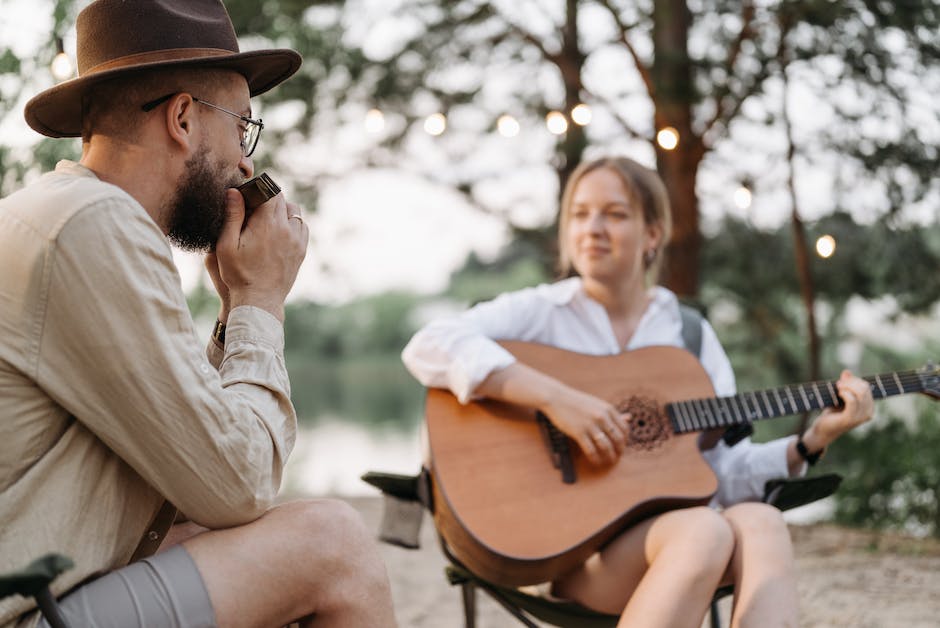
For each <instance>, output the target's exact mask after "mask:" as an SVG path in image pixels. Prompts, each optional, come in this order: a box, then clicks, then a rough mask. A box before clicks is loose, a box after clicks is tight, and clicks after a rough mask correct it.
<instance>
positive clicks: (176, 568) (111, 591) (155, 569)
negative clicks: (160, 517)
mask: <svg viewBox="0 0 940 628" xmlns="http://www.w3.org/2000/svg"><path fill="white" fill-rule="evenodd" d="M59 606H60V607H61V608H62V614H63V615H64V616H65V621H66V622H67V623H68V624H69V626H75V627H81V628H85V627H86V626H87V627H89V628H138V627H140V628H143V627H144V626H146V627H147V628H205V627H210V626H215V613H214V612H213V610H212V604H211V602H210V601H209V593H208V592H207V591H206V585H205V583H203V581H202V576H200V575H199V571H198V570H197V569H196V563H194V562H193V559H192V558H191V557H190V556H189V552H187V551H186V550H185V549H183V547H182V546H181V545H176V546H174V547H172V548H171V549H169V550H167V551H165V552H163V553H161V554H157V555H156V556H151V557H150V558H145V559H144V560H141V561H138V562H136V563H133V564H131V565H128V566H127V567H124V568H122V569H118V570H116V571H112V572H111V573H109V574H106V575H104V576H101V577H100V578H98V579H96V580H92V581H91V582H89V583H88V584H85V585H82V586H81V587H79V588H77V589H75V590H73V591H71V592H70V593H68V594H67V595H66V596H65V597H63V598H62V599H60V600H59ZM39 626H40V628H48V626H49V624H47V623H46V621H45V620H41V621H40V622H39Z"/></svg>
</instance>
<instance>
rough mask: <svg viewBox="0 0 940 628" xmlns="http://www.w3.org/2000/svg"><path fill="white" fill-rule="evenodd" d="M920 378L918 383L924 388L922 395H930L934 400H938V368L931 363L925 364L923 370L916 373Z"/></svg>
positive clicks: (939, 376)
mask: <svg viewBox="0 0 940 628" xmlns="http://www.w3.org/2000/svg"><path fill="white" fill-rule="evenodd" d="M917 375H918V377H920V383H921V384H922V385H923V387H924V394H925V395H930V396H931V397H933V398H934V399H940V367H938V366H937V365H936V364H934V363H933V362H932V361H931V362H927V364H925V365H924V367H923V368H921V369H920V370H919V371H918V372H917Z"/></svg>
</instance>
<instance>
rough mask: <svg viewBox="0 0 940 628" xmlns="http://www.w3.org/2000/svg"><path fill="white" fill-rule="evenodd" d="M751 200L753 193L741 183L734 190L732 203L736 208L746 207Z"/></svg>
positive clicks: (749, 204)
mask: <svg viewBox="0 0 940 628" xmlns="http://www.w3.org/2000/svg"><path fill="white" fill-rule="evenodd" d="M752 200H753V195H752V194H751V190H750V189H749V188H748V187H747V186H746V185H744V184H741V187H739V188H738V189H737V190H735V191H734V204H735V206H736V207H737V208H738V209H747V208H748V207H750V206H751V201H752Z"/></svg>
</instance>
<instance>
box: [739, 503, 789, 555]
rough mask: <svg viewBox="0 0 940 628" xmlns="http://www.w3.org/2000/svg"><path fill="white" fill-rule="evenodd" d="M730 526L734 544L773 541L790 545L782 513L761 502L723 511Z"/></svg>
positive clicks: (743, 504) (740, 505)
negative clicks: (758, 540) (762, 540)
mask: <svg viewBox="0 0 940 628" xmlns="http://www.w3.org/2000/svg"><path fill="white" fill-rule="evenodd" d="M723 515H724V517H725V519H727V520H728V522H729V523H730V524H731V528H732V530H733V531H734V536H735V539H736V542H738V543H741V542H743V541H746V540H748V539H758V538H760V539H764V540H765V541H766V540H775V541H776V542H777V543H784V544H786V545H787V546H789V544H790V531H789V529H788V528H787V524H786V522H785V521H784V520H783V513H781V512H780V510H778V509H777V508H775V507H774V506H771V505H769V504H764V503H761V502H745V503H742V504H737V505H735V506H732V507H730V508H728V509H727V510H725V511H724V513H723Z"/></svg>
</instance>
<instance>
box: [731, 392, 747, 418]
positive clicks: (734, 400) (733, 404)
mask: <svg viewBox="0 0 940 628" xmlns="http://www.w3.org/2000/svg"><path fill="white" fill-rule="evenodd" d="M739 400H740V397H732V398H731V409H732V410H734V418H735V421H734V422H735V423H738V424H739V423H744V420H743V418H742V417H741V409H740V407H739V403H740V401H739Z"/></svg>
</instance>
